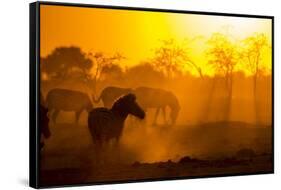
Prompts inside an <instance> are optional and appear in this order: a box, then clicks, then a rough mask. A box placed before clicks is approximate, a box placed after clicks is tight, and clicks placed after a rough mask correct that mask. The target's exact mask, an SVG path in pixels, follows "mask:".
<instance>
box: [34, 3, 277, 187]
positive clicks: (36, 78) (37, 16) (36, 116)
mask: <svg viewBox="0 0 281 190" xmlns="http://www.w3.org/2000/svg"><path fill="white" fill-rule="evenodd" d="M40 5H55V6H70V7H87V8H104V9H117V10H132V11H152V12H164V13H166V12H167V13H186V14H195V15H215V16H231V17H244V18H262V19H270V20H271V21H272V29H271V30H272V41H271V43H272V79H271V80H272V150H273V152H272V165H273V166H272V171H271V172H260V173H250V174H243V173H241V174H240V173H238V174H230V175H228V174H222V175H208V176H200V177H173V178H158V179H140V180H128V181H110V182H108V181H107V182H99V183H95V182H93V183H81V184H65V185H63V187H68V186H82V185H98V184H116V183H131V182H151V181H163V180H179V179H192V178H210V177H225V176H240V175H253V174H271V173H274V16H265V15H248V14H234V13H218V12H202V11H188V10H170V9H157V8H141V7H125V6H109V5H92V4H78V3H60V2H48V1H37V2H34V3H30V4H29V15H30V17H29V39H30V42H29V43H30V47H29V48H30V49H29V52H30V55H29V56H30V57H29V59H30V65H29V67H30V80H29V85H30V89H29V123H30V126H29V185H30V186H31V187H33V188H42V187H43V188H46V187H57V186H41V185H40V184H39V169H40V168H39V165H40V163H39V162H40V123H39V121H40V114H39V109H40V108H39V102H40ZM59 187H62V186H59Z"/></svg>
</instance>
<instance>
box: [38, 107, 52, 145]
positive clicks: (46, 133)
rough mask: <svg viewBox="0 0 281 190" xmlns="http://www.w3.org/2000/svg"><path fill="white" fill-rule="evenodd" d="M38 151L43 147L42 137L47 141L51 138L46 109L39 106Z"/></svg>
mask: <svg viewBox="0 0 281 190" xmlns="http://www.w3.org/2000/svg"><path fill="white" fill-rule="evenodd" d="M39 117H40V118H39V119H40V134H41V138H40V149H42V148H43V147H44V145H45V143H44V140H43V137H45V138H46V139H48V138H49V137H50V136H51V132H50V128H49V118H48V109H47V108H46V107H44V106H43V105H41V104H40V116H39Z"/></svg>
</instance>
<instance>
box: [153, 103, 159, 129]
mask: <svg viewBox="0 0 281 190" xmlns="http://www.w3.org/2000/svg"><path fill="white" fill-rule="evenodd" d="M159 111H160V108H159V107H158V108H157V109H156V112H155V115H154V120H153V123H152V125H156V122H157V117H158V114H159Z"/></svg>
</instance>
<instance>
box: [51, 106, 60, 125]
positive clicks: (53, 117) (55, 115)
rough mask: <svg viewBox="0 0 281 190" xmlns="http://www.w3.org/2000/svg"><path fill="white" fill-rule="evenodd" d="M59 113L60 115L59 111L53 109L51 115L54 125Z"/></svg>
mask: <svg viewBox="0 0 281 190" xmlns="http://www.w3.org/2000/svg"><path fill="white" fill-rule="evenodd" d="M59 113H60V110H58V109H55V110H54V113H53V114H52V119H53V122H54V124H56V121H57V117H58V115H59Z"/></svg>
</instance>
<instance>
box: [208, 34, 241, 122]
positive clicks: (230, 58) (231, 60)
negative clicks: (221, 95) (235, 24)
mask: <svg viewBox="0 0 281 190" xmlns="http://www.w3.org/2000/svg"><path fill="white" fill-rule="evenodd" d="M207 43H208V45H209V49H208V51H207V56H208V57H209V61H208V64H210V65H212V66H213V68H214V69H215V70H216V72H217V73H218V74H220V75H222V76H223V77H224V79H225V87H226V90H227V101H226V111H225V115H226V119H228V117H229V112H230V103H231V99H232V86H233V71H234V68H235V66H236V65H237V63H238V61H239V56H238V51H237V50H238V49H237V46H236V43H235V42H234V41H233V40H231V39H230V38H229V37H228V36H226V35H225V34H222V33H214V34H213V35H212V36H211V38H210V39H209V40H208V42H207Z"/></svg>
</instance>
